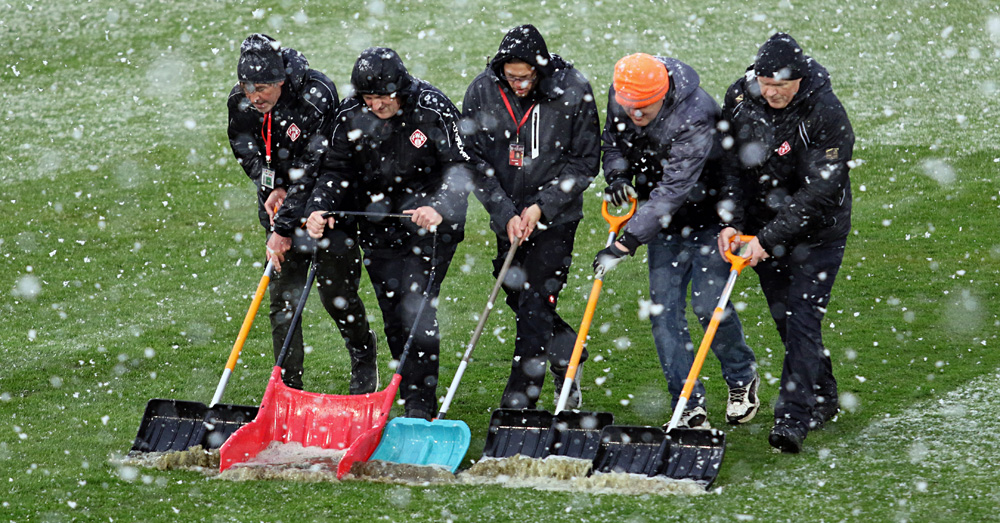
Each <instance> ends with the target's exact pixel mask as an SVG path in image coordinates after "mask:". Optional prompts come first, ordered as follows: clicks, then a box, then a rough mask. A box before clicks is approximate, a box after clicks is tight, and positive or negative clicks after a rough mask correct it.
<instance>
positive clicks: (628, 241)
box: [618, 232, 642, 256]
mask: <svg viewBox="0 0 1000 523" xmlns="http://www.w3.org/2000/svg"><path fill="white" fill-rule="evenodd" d="M618 241H619V242H621V244H622V245H624V246H625V248H626V249H628V255H629V256H634V255H635V251H637V250H639V246H640V245H642V242H641V241H639V238H636V237H635V235H634V234H632V233H630V232H626V233H625V234H622V237H621V238H619V239H618Z"/></svg>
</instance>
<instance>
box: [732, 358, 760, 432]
mask: <svg viewBox="0 0 1000 523" xmlns="http://www.w3.org/2000/svg"><path fill="white" fill-rule="evenodd" d="M758 385H760V375H759V374H757V371H754V373H753V378H751V379H750V383H748V384H747V385H746V386H744V387H733V388H731V389H729V403H728V404H727V405H726V421H727V422H729V424H730V425H739V424H741V423H746V422H748V421H750V420H752V419H753V417H754V416H755V415H756V414H757V409H759V408H760V397H758V396H757V386H758Z"/></svg>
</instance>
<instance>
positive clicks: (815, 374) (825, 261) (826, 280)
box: [754, 241, 846, 427]
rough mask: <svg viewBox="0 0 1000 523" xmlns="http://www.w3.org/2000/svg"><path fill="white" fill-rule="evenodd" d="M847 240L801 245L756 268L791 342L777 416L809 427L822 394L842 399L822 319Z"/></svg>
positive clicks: (829, 398)
mask: <svg viewBox="0 0 1000 523" xmlns="http://www.w3.org/2000/svg"><path fill="white" fill-rule="evenodd" d="M845 243H846V242H843V241H841V242H838V243H836V244H833V245H824V246H818V247H816V246H814V247H809V246H807V245H797V246H795V247H794V248H793V249H792V251H791V253H790V254H788V255H786V256H784V257H782V258H771V259H768V260H765V261H764V262H762V263H760V264H758V265H757V266H756V267H755V268H754V269H755V270H756V272H757V275H758V276H759V277H760V286H761V290H763V291H764V296H765V297H766V298H767V304H768V307H769V308H770V310H771V318H773V319H774V324H775V325H776V326H777V328H778V334H780V335H781V341H782V343H784V345H785V360H784V364H783V366H782V369H781V390H780V391H779V393H778V401H777V403H776V404H775V406H774V417H775V419H782V418H787V419H791V420H794V421H798V422H800V423H802V424H804V426H806V427H808V426H809V420H810V418H811V417H812V416H813V411H814V410H815V408H816V405H817V397H818V396H821V397H823V398H824V400H825V401H833V400H835V399H836V398H837V380H836V379H835V378H834V377H833V367H832V365H831V362H830V356H829V355H828V354H827V352H826V348H825V347H824V346H823V333H822V323H823V315H824V313H825V312H826V306H827V304H828V303H829V302H830V291H831V290H832V289H833V282H834V280H835V279H836V277H837V272H838V271H839V270H840V265H841V263H842V262H843V260H844V245H845Z"/></svg>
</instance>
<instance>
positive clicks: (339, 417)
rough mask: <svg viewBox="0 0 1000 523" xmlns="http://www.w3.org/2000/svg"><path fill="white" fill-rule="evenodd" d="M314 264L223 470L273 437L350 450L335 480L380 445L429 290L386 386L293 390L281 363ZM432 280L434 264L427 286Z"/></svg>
mask: <svg viewBox="0 0 1000 523" xmlns="http://www.w3.org/2000/svg"><path fill="white" fill-rule="evenodd" d="M435 238H436V236H435ZM432 259H433V254H432ZM316 266H317V263H316V258H315V255H314V257H313V263H312V267H311V268H310V269H309V277H308V281H307V282H306V287H305V289H304V290H303V291H302V298H301V299H300V300H299V303H298V306H297V307H296V309H295V314H294V315H293V316H292V322H291V325H290V327H289V331H288V332H289V334H288V336H286V337H285V342H284V345H283V346H282V348H281V353H280V354H279V355H278V360H277V362H276V363H275V365H274V370H272V371H271V377H270V380H269V381H268V384H267V390H265V391H264V398H263V399H262V400H261V406H260V412H259V413H258V415H257V417H256V418H255V419H254V420H253V421H252V422H250V423H248V424H246V425H244V426H243V427H241V428H240V429H239V430H237V431H236V432H235V433H234V434H233V435H232V437H230V438H229V439H228V440H227V441H226V443H225V444H223V445H222V448H221V449H220V461H221V463H220V468H219V470H220V471H225V470H226V469H228V468H230V467H232V466H233V465H235V464H237V463H243V462H245V461H248V460H250V459H252V458H253V457H255V456H256V455H257V454H259V453H260V452H261V451H263V450H264V449H265V448H267V446H268V445H270V444H271V442H274V441H277V442H280V443H293V442H294V443H299V444H301V445H302V446H303V447H319V448H322V449H332V450H344V451H346V452H345V454H344V456H343V457H342V458H341V459H340V463H339V464H338V466H337V479H341V478H343V477H344V475H346V474H347V473H348V472H350V470H351V465H353V464H354V462H355V461H367V460H368V457H369V456H371V455H372V453H373V452H375V448H376V447H377V446H378V443H379V439H380V438H381V437H382V429H383V428H385V424H386V422H387V421H388V418H389V411H390V410H391V409H392V404H393V401H394V400H395V399H396V392H397V391H398V390H399V383H400V381H401V380H402V376H401V375H400V372H401V371H402V369H403V366H404V365H405V363H406V356H407V353H408V352H409V349H410V345H411V343H412V341H413V332H414V329H415V328H416V326H417V322H418V321H419V320H420V315H421V314H422V313H423V310H424V307H425V305H426V304H427V298H426V294H425V296H424V299H423V300H421V302H420V307H419V308H418V309H417V313H416V317H415V319H414V325H413V327H412V328H411V329H410V333H411V334H410V337H409V338H407V340H406V344H405V345H404V346H403V353H402V355H400V358H399V364H398V365H397V367H396V373H395V374H394V375H393V376H392V381H391V382H390V383H389V386H388V387H386V388H385V389H384V390H382V391H379V392H373V393H370V394H363V395H361V394H359V395H346V396H342V395H333V394H320V393H315V392H305V391H301V390H297V389H293V388H291V387H288V386H287V385H285V384H284V382H283V381H282V380H281V365H282V363H284V359H285V355H286V354H287V353H288V347H289V345H290V344H291V341H292V331H293V330H294V328H295V325H296V324H297V323H298V322H299V321H300V320H301V317H302V310H303V309H305V304H306V299H307V298H308V297H309V290H310V288H311V287H312V284H313V281H314V280H315V279H316ZM433 284H434V270H433V269H432V270H431V274H430V279H429V281H428V283H427V288H430V287H431V286H433Z"/></svg>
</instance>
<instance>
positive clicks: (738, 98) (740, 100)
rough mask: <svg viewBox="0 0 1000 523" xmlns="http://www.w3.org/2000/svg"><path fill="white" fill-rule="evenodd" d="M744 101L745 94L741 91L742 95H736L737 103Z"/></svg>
mask: <svg viewBox="0 0 1000 523" xmlns="http://www.w3.org/2000/svg"><path fill="white" fill-rule="evenodd" d="M742 101H743V94H742V93H740V95H739V96H737V97H736V103H740V102H742Z"/></svg>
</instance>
